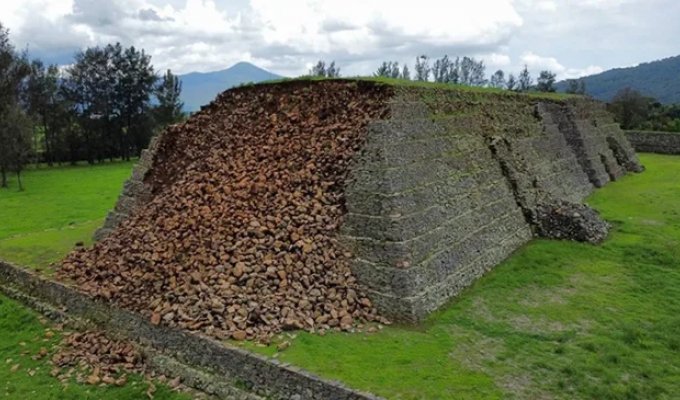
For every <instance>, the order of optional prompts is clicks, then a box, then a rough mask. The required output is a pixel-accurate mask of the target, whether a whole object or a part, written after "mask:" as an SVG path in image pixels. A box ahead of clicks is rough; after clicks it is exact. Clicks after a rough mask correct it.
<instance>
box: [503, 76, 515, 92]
mask: <svg viewBox="0 0 680 400" xmlns="http://www.w3.org/2000/svg"><path fill="white" fill-rule="evenodd" d="M505 88H506V89H508V90H516V89H517V79H516V78H515V75H513V74H510V75H508V81H507V82H506V83H505Z"/></svg>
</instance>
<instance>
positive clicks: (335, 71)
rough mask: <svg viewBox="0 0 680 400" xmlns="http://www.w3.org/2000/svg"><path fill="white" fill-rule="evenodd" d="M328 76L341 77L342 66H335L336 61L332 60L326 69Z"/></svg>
mask: <svg viewBox="0 0 680 400" xmlns="http://www.w3.org/2000/svg"><path fill="white" fill-rule="evenodd" d="M326 77H328V78H339V77H340V67H336V66H335V61H332V62H331V65H329V66H328V69H327V70H326Z"/></svg>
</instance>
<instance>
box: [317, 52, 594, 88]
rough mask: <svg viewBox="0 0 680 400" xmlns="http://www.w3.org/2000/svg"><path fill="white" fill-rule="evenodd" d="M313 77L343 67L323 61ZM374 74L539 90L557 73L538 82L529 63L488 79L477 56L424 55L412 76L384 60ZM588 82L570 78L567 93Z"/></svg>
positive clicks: (328, 74)
mask: <svg viewBox="0 0 680 400" xmlns="http://www.w3.org/2000/svg"><path fill="white" fill-rule="evenodd" d="M309 75H311V76H319V77H338V76H340V69H339V68H337V67H336V66H335V62H332V63H331V64H330V66H329V67H326V63H325V62H324V61H319V62H318V63H317V64H316V65H315V66H314V68H312V69H311V70H310V71H309ZM373 76H376V77H384V78H393V79H406V80H411V79H413V80H416V81H423V82H428V81H434V82H437V83H449V84H455V85H465V86H483V87H492V88H496V89H506V90H512V91H517V92H528V91H531V90H534V91H539V92H554V91H555V90H556V88H555V82H556V75H555V73H553V72H551V71H547V70H546V71H541V73H540V74H539V76H538V78H537V80H536V82H534V80H533V78H532V76H531V74H530V73H529V69H528V68H527V66H526V65H525V66H524V68H523V69H522V70H521V71H520V72H519V73H518V74H517V75H514V74H512V73H510V74H506V73H505V72H504V71H503V70H497V71H496V72H494V73H493V74H491V76H489V77H488V78H487V77H486V65H485V64H484V61H482V60H477V59H475V58H474V57H462V58H461V57H456V58H449V56H444V57H442V58H438V59H435V60H434V61H432V60H430V58H429V57H427V56H425V55H422V56H420V57H417V58H416V63H415V67H414V71H413V77H411V71H410V69H409V67H408V65H406V64H404V65H403V66H400V65H399V63H398V62H396V61H384V62H383V63H382V64H381V65H380V66H379V67H378V69H377V70H376V71H375V73H374V74H373ZM585 92H586V90H585V82H584V81H583V79H578V80H576V79H570V80H568V81H567V93H574V94H585Z"/></svg>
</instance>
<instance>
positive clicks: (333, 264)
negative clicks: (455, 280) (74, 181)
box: [58, 81, 391, 340]
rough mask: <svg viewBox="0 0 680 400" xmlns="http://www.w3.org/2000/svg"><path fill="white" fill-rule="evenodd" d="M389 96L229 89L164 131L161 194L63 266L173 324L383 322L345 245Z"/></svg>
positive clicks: (353, 89)
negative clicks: (359, 157) (346, 220)
mask: <svg viewBox="0 0 680 400" xmlns="http://www.w3.org/2000/svg"><path fill="white" fill-rule="evenodd" d="M390 90H391V89H390V88H389V87H387V86H382V85H376V84H372V83H368V82H342V81H325V82H319V83H316V84H314V85H309V84H304V83H300V82H291V83H285V84H279V85H263V86H255V87H249V88H241V89H236V90H231V91H227V92H225V93H223V94H222V95H221V96H220V97H218V99H217V100H216V101H215V102H213V103H212V104H211V105H210V106H209V107H207V108H206V109H204V110H203V111H202V112H200V113H198V114H197V115H195V116H193V117H192V118H191V119H190V120H189V121H188V122H187V123H185V124H182V125H176V126H173V127H171V128H169V129H168V130H167V131H166V132H165V133H164V135H163V137H162V141H161V142H160V143H159V144H158V146H159V147H158V152H157V154H156V157H155V159H154V165H153V168H152V169H151V171H150V172H149V174H147V176H146V180H145V184H146V185H147V186H149V187H150V188H151V193H152V195H151V196H150V198H149V199H148V201H146V202H144V203H143V204H142V205H141V206H140V207H139V208H137V209H136V211H135V212H134V213H133V215H131V217H130V218H128V219H126V220H125V221H123V222H122V223H121V224H120V226H119V227H118V228H117V229H115V230H114V231H113V232H112V233H111V234H110V235H108V236H107V237H106V238H105V239H104V240H102V241H100V242H98V243H96V244H95V245H94V246H93V247H92V248H90V249H80V250H77V251H74V252H73V253H71V254H70V255H68V256H67V257H66V259H65V260H64V261H63V263H62V266H61V268H60V269H59V271H58V277H59V279H62V280H66V281H71V282H74V283H75V284H77V285H78V287H79V288H80V289H81V290H83V291H85V292H87V293H90V294H92V295H94V296H96V297H99V298H103V299H107V300H109V301H112V302H114V303H116V304H118V305H120V306H122V307H125V308H128V309H131V310H135V311H138V312H140V313H142V314H144V315H146V316H148V318H149V319H150V320H151V322H152V323H154V324H166V325H169V326H176V327H180V328H184V329H189V330H194V331H202V332H204V333H207V334H209V335H212V336H215V337H218V338H226V337H232V338H235V339H237V340H241V339H246V338H256V339H260V340H266V339H267V338H269V337H270V336H271V335H273V334H275V333H277V332H280V331H281V330H285V329H305V330H310V331H311V330H326V329H334V328H335V329H350V328H351V327H352V326H353V325H354V324H355V323H356V322H357V321H375V320H378V319H379V317H378V315H377V313H376V310H375V308H374V306H373V304H372V303H371V301H370V300H369V299H368V298H367V297H366V295H365V294H364V292H363V291H362V289H361V287H360V286H359V285H358V284H357V281H356V279H355V277H354V276H353V274H352V273H351V271H350V268H349V263H350V260H351V254H349V253H348V252H347V251H346V249H344V248H343V247H342V246H341V245H340V243H339V242H338V240H337V238H336V233H337V231H338V228H339V226H340V225H341V223H342V221H343V216H344V214H345V207H344V201H345V199H344V193H343V185H344V180H345V177H346V175H347V172H348V166H349V164H350V161H351V159H352V157H353V155H354V153H355V152H356V151H357V150H358V149H360V147H361V144H362V142H363V140H364V138H365V135H366V130H367V125H368V123H369V122H370V121H371V120H376V119H382V118H386V117H388V115H387V114H388V113H389V111H388V99H389V97H390V96H391V93H390Z"/></svg>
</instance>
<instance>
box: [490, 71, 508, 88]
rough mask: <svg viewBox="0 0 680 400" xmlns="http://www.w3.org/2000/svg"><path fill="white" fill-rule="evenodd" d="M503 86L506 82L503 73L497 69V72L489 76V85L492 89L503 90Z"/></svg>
mask: <svg viewBox="0 0 680 400" xmlns="http://www.w3.org/2000/svg"><path fill="white" fill-rule="evenodd" d="M505 84H506V82H505V72H503V71H502V70H500V69H499V70H498V71H496V72H494V73H493V75H491V79H490V81H489V85H490V86H491V87H492V88H496V89H504V88H505Z"/></svg>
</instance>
